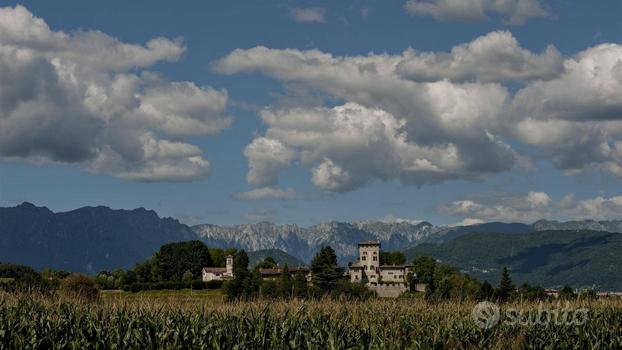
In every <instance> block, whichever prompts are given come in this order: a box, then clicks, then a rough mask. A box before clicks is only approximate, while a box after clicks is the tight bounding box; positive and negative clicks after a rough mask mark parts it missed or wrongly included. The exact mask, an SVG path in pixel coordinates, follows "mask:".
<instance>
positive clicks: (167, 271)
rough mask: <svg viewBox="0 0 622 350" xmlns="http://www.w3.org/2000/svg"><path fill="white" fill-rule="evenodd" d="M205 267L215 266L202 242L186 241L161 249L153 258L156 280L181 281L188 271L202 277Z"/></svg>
mask: <svg viewBox="0 0 622 350" xmlns="http://www.w3.org/2000/svg"><path fill="white" fill-rule="evenodd" d="M205 266H213V264H212V258H211V256H210V252H209V249H208V248H207V246H206V245H205V244H204V243H203V242H201V241H186V242H179V243H170V244H165V245H163V246H162V247H160V250H158V252H157V253H156V254H155V256H154V257H153V270H152V272H153V274H154V277H155V278H156V280H159V281H179V280H181V279H182V277H183V275H184V273H186V272H188V271H189V272H190V273H191V274H192V275H193V276H200V275H201V270H202V269H203V268H204V267H205ZM191 279H192V278H191Z"/></svg>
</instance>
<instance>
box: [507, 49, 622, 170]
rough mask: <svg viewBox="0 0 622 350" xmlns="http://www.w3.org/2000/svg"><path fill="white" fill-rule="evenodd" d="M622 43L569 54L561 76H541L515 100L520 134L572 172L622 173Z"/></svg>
mask: <svg viewBox="0 0 622 350" xmlns="http://www.w3.org/2000/svg"><path fill="white" fill-rule="evenodd" d="M621 91H622V45H619V44H602V45H598V46H595V47H592V48H589V49H587V50H584V51H582V52H580V53H578V54H577V55H576V56H574V57H571V58H568V59H566V60H564V72H563V74H562V75H560V76H559V77H557V78H556V79H552V80H549V81H536V82H533V83H531V84H529V85H527V86H526V87H525V88H523V89H521V90H520V91H518V92H517V94H516V96H515V97H514V100H513V102H512V112H511V114H512V115H514V118H515V119H516V124H515V127H514V128H513V131H514V134H515V137H516V138H517V139H518V140H520V141H521V142H523V143H526V144H531V145H536V146H538V148H539V150H540V152H541V153H542V154H543V155H545V156H547V157H550V158H552V159H553V162H554V163H555V164H556V165H557V166H558V167H560V168H561V169H563V170H566V171H568V172H569V173H576V172H580V171H582V170H584V169H587V168H598V169H602V170H605V171H608V172H610V173H612V174H614V175H616V176H618V177H622V171H620V170H621V169H622V167H621V165H622V93H620V92H621Z"/></svg>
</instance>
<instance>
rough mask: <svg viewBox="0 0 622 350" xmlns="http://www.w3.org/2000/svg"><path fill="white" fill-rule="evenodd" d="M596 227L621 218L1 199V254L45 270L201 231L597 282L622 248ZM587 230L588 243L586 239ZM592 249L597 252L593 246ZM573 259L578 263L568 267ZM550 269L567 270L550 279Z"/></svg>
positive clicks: (83, 266)
mask: <svg viewBox="0 0 622 350" xmlns="http://www.w3.org/2000/svg"><path fill="white" fill-rule="evenodd" d="M577 230H581V231H577ZM597 231H606V232H622V221H591V220H585V221H569V222H557V221H546V220H541V221H538V222H536V223H534V224H531V225H528V224H520V223H484V224H478V225H471V226H460V227H449V226H434V225H432V224H430V223H428V222H425V221H424V222H418V223H412V222H406V221H401V222H383V221H359V222H352V223H347V222H337V221H331V222H327V223H322V224H318V225H314V226H310V227H307V228H305V227H300V226H297V225H291V224H286V225H278V224H273V223H268V222H260V223H255V224H242V225H232V226H219V225H211V224H204V225H197V226H194V227H189V226H187V225H184V224H182V223H180V222H179V221H177V220H176V219H172V218H160V217H159V216H158V215H157V214H156V213H155V212H154V211H152V210H146V209H143V208H139V209H134V210H114V209H110V208H108V207H104V206H98V207H83V208H79V209H76V210H72V211H68V212H61V213H53V212H52V211H50V210H49V209H47V208H45V207H37V206H35V205H33V204H30V203H23V204H21V205H18V206H16V207H10V208H0V261H4V262H14V263H21V264H26V265H30V266H33V267H34V268H37V269H41V268H44V267H52V268H56V269H65V270H70V271H80V272H87V273H94V272H97V271H100V270H104V269H106V270H111V269H115V268H128V267H131V266H132V265H133V264H135V263H136V262H139V261H143V260H145V259H147V258H149V257H150V256H151V255H152V254H153V253H154V252H155V251H156V250H157V249H158V248H159V247H160V246H161V245H162V244H165V243H170V242H177V241H184V240H192V239H200V240H202V241H203V242H205V243H206V244H207V245H208V246H209V247H222V248H225V247H235V248H238V249H245V250H247V251H249V252H255V251H257V253H256V254H255V255H256V256H257V259H259V258H260V257H263V256H265V255H266V254H271V255H275V258H277V261H282V262H288V263H290V264H292V263H293V264H298V263H300V262H303V263H308V262H309V261H310V260H311V258H312V257H313V255H314V254H315V252H316V251H317V250H318V249H319V248H320V247H321V246H322V245H330V246H331V247H333V248H334V249H335V252H336V253H337V255H338V257H339V261H340V263H341V264H343V265H346V264H347V263H348V262H349V261H352V260H354V259H355V258H356V256H357V243H358V242H360V241H364V240H379V241H380V242H381V243H382V248H383V250H400V251H406V253H407V255H408V257H409V258H412V257H413V256H415V255H431V256H434V257H436V258H438V259H440V260H443V261H446V262H449V263H451V264H453V265H455V266H457V267H460V268H462V269H464V270H465V271H467V272H469V273H472V274H474V275H475V276H476V277H479V278H482V277H486V278H487V279H489V280H494V279H495V278H496V277H495V276H492V275H485V276H484V275H482V273H478V270H486V269H489V270H491V271H495V269H499V268H500V267H502V266H505V265H508V266H515V267H516V266H519V265H520V266H523V265H525V264H527V265H529V264H532V265H533V263H529V262H528V261H535V262H537V263H536V265H537V266H538V267H537V268H534V269H532V270H529V269H525V268H520V266H519V267H516V269H517V270H516V273H517V274H518V278H519V279H522V278H524V279H525V280H530V279H531V278H532V277H533V278H534V279H536V280H537V281H543V282H546V281H549V282H552V281H553V282H555V283H557V282H560V283H561V282H563V281H572V279H570V277H572V275H573V274H574V273H581V274H583V275H586V276H588V277H587V278H585V279H582V280H576V279H575V280H574V281H576V282H578V283H579V282H580V283H582V284H586V283H588V282H590V279H589V276H590V275H591V276H594V271H592V270H594V269H608V271H610V272H611V271H613V272H612V273H614V274H619V271H620V268H621V267H622V266H618V265H620V264H621V263H618V262H617V261H616V262H610V260H607V259H605V258H604V257H607V256H609V255H608V254H610V253H611V252H612V251H615V249H617V248H618V238H619V237H620V236H622V234H612V235H608V236H602V235H601V236H599V234H602V232H600V233H598V232H597ZM560 232H562V233H560ZM568 232H570V233H568ZM473 233H477V234H475V235H474V234H473ZM583 236H585V237H587V238H586V239H588V241H586V242H588V243H589V244H587V243H586V242H583V241H581V237H583ZM571 237H572V239H571ZM508 242H510V243H508ZM512 242H513V243H512ZM516 242H520V244H518V243H516ZM582 242H583V243H582ZM424 243H425V244H424ZM508 244H510V245H508ZM508 246H509V247H510V248H508V249H509V250H508V249H506V248H507V247H508ZM413 247H414V248H413ZM504 247H505V248H504ZM411 248H412V249H411ZM504 249H505V250H504ZM586 250H589V252H587V253H585V251H586ZM584 253H585V254H587V255H585V254H584ZM517 257H524V259H526V260H525V261H524V262H523V263H522V265H521V264H518V263H517V261H518V260H512V259H514V258H517ZM473 259H475V260H473ZM478 259H479V260H478ZM486 259H488V260H486ZM517 259H518V258H517ZM565 259H567V260H568V264H574V265H572V266H569V267H567V268H565V267H564V266H561V265H563V264H562V262H563V261H564V260H565ZM598 259H600V260H598ZM602 259H605V260H604V262H603V261H601V260H602ZM618 260H619V259H618ZM474 261H477V264H474V263H473V262H474ZM592 262H594V263H592ZM538 264H539V265H538ZM575 265H576V266H575ZM596 272H597V273H598V274H599V275H603V276H608V275H606V274H603V273H600V271H596ZM547 273H551V274H554V275H555V276H561V277H559V278H557V279H555V278H548V277H547ZM493 275H494V274H493ZM491 276H492V277H491ZM564 276H565V277H564ZM607 278H608V277H607ZM599 281H601V280H599ZM534 282H535V281H534ZM601 282H602V281H601ZM599 284H600V285H606V286H611V285H607V284H603V283H599ZM616 286H617V285H616ZM620 288H621V289H622V286H620Z"/></svg>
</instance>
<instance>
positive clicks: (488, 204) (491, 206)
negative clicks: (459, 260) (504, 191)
mask: <svg viewBox="0 0 622 350" xmlns="http://www.w3.org/2000/svg"><path fill="white" fill-rule="evenodd" d="M439 210H440V211H441V212H444V213H446V214H451V215H454V216H461V217H464V218H465V219H464V220H463V223H464V222H467V221H468V222H475V221H480V222H485V221H503V222H526V223H532V222H535V221H537V220H540V219H547V218H559V219H572V220H579V219H594V220H606V219H620V213H621V212H622V196H614V197H610V198H605V197H596V198H589V199H583V200H576V199H575V198H574V196H573V195H572V194H569V195H566V196H565V197H563V198H561V199H559V200H553V199H551V198H550V196H549V195H548V194H546V193H544V192H529V193H528V194H527V195H524V196H488V197H486V196H483V197H482V196H480V198H478V199H473V200H469V199H466V200H459V201H454V202H451V203H449V204H446V205H443V206H441V207H440V208H439ZM456 225H457V224H456Z"/></svg>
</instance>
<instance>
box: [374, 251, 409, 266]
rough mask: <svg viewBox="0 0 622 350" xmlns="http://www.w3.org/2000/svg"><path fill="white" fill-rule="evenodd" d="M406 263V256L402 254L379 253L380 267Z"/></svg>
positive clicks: (397, 252)
mask: <svg viewBox="0 0 622 350" xmlns="http://www.w3.org/2000/svg"><path fill="white" fill-rule="evenodd" d="M405 263H406V256H405V255H404V253H403V252H400V251H393V252H385V251H381V252H380V265H404V264H405Z"/></svg>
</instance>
